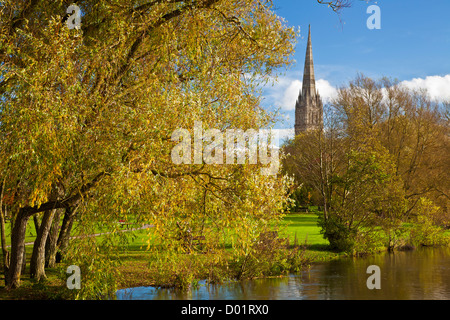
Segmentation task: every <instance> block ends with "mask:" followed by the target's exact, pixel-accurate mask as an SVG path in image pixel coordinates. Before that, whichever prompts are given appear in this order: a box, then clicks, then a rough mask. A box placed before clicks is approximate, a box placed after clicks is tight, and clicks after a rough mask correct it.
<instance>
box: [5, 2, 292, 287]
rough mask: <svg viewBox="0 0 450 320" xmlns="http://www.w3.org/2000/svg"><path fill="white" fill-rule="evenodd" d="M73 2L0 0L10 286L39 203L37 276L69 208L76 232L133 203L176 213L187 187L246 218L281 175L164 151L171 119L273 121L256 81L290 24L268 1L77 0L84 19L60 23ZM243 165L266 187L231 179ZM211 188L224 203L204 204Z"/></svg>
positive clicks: (227, 213) (131, 211) (157, 216)
mask: <svg viewBox="0 0 450 320" xmlns="http://www.w3.org/2000/svg"><path fill="white" fill-rule="evenodd" d="M70 4H71V3H70V2H69V1H62V0H61V1H52V2H51V3H48V2H44V1H34V0H23V1H3V2H2V5H1V7H0V10H1V11H2V12H1V20H0V29H1V34H0V37H1V39H0V41H1V47H0V57H1V58H0V59H1V64H0V81H1V82H0V91H1V99H0V112H1V113H0V135H1V141H2V142H1V146H0V177H1V181H2V186H1V194H2V212H4V210H5V209H6V210H7V211H8V213H10V215H11V216H12V221H13V223H12V224H13V227H12V234H11V248H10V252H9V253H8V257H9V258H8V263H7V268H6V269H7V276H6V283H7V285H8V287H9V288H15V287H18V286H19V285H20V276H21V272H22V271H21V270H22V266H23V264H24V263H25V261H23V252H24V239H25V233H26V228H27V223H28V221H29V219H30V218H32V217H34V216H35V215H37V214H39V215H42V217H41V223H40V226H39V232H38V237H37V239H36V242H35V245H34V248H33V255H32V262H31V274H32V276H34V277H35V278H36V279H40V278H43V277H45V273H44V272H45V269H44V268H43V264H44V263H45V260H46V258H45V251H46V250H45V246H46V243H47V239H50V238H49V235H53V236H52V237H51V238H52V240H53V243H57V244H58V245H59V246H63V244H64V243H67V236H68V235H69V233H70V232H68V226H70V225H71V223H73V221H71V219H73V217H74V216H75V214H74V212H77V214H76V215H77V217H78V218H77V219H78V220H77V221H78V222H77V223H79V224H80V225H82V224H83V225H84V226H85V228H84V229H83V228H79V229H78V230H84V232H85V233H87V232H92V231H93V229H94V228H93V226H99V225H101V223H102V222H103V223H107V222H108V221H117V219H118V218H119V217H121V216H126V215H135V216H136V217H137V216H138V213H139V212H141V213H142V212H144V213H145V214H147V217H153V218H154V221H156V222H157V223H160V224H163V223H165V222H167V223H169V222H170V223H172V222H171V221H172V220H171V219H172V218H170V219H161V217H162V216H164V215H165V214H169V217H175V216H178V217H181V216H182V215H183V214H186V213H187V212H189V210H191V209H192V206H194V207H195V206H197V204H196V203H191V204H190V205H189V204H188V203H189V202H193V200H192V199H193V198H191V197H194V196H195V197H197V198H198V199H202V198H203V199H206V201H204V202H203V203H206V209H205V205H203V207H202V208H203V209H202V210H205V211H204V212H205V214H206V213H208V214H210V213H211V212H215V213H216V214H220V215H221V217H222V219H223V221H227V220H228V221H230V220H233V219H235V218H236V220H237V221H238V220H239V219H240V218H239V217H240V216H239V215H241V214H244V212H245V215H248V213H247V212H246V210H249V208H252V210H251V212H252V215H254V216H253V218H254V219H257V218H258V217H260V215H261V212H275V211H276V210H275V211H274V210H272V209H274V208H276V207H278V206H279V200H280V199H281V198H280V197H278V196H277V195H276V194H274V197H275V198H274V199H277V200H276V201H274V202H269V203H271V206H269V207H267V208H266V209H263V207H264V206H267V204H265V203H264V202H263V201H262V200H261V199H260V197H261V194H264V189H265V188H271V185H273V184H274V183H275V184H277V183H279V182H276V179H277V178H276V177H269V178H265V179H269V180H272V181H271V182H270V181H265V179H260V178H258V176H259V175H260V173H259V167H260V165H254V166H250V167H249V168H247V167H245V168H244V167H243V166H231V165H230V166H220V167H216V166H206V165H205V164H198V165H197V164H196V165H189V166H188V165H183V166H178V165H175V164H173V162H172V161H171V158H170V151H171V149H172V148H173V147H174V142H172V141H171V134H172V132H174V130H176V129H179V128H186V129H190V128H193V124H194V121H202V123H203V126H204V129H205V130H206V129H209V128H216V129H219V130H225V129H227V128H240V129H243V130H246V129H248V128H255V129H258V128H261V127H267V126H269V125H270V124H271V122H272V121H273V119H272V116H271V115H270V114H267V113H266V112H264V111H263V110H261V108H260V97H259V92H258V85H259V84H260V83H261V81H262V82H264V81H267V80H268V79H269V76H270V75H272V74H273V72H274V71H275V70H276V69H278V68H279V67H282V66H285V65H286V64H288V63H289V62H290V58H291V54H292V52H293V49H294V41H295V36H296V34H295V32H294V31H293V29H292V28H289V27H287V26H286V24H285V23H284V22H283V21H282V20H281V19H280V18H279V17H278V16H277V15H276V14H275V13H274V12H273V11H272V3H271V2H270V1H264V2H261V1H253V0H245V1H226V0H198V1H149V2H142V1H131V0H130V1H121V2H120V3H119V2H110V1H78V2H77V5H78V6H79V8H80V9H81V13H82V15H81V28H79V29H77V28H74V29H69V28H68V27H67V25H66V21H67V20H68V17H67V15H66V10H67V8H68V7H69V5H70ZM180 115H182V116H181V117H180ZM247 176H248V177H250V176H252V177H254V179H255V180H254V182H253V183H254V184H253V187H255V188H256V186H259V187H258V188H261V189H260V191H258V192H261V193H260V194H258V195H256V196H255V197H254V198H252V196H251V195H250V194H248V193H247V191H246V190H247V189H246V188H247V187H246V186H247V184H246V183H243V182H239V181H241V180H242V179H244V177H247ZM246 179H249V178H246ZM227 181H228V182H227ZM249 181H251V180H249ZM248 187H250V185H248ZM272 187H273V186H272ZM191 190H193V191H192V192H191ZM194 191H195V192H194ZM193 193H195V195H194V194H193ZM243 194H246V195H247V196H243ZM269 194H270V193H269ZM169 195H173V196H174V197H175V198H172V197H171V196H169ZM211 198H213V199H215V201H216V202H217V201H219V202H220V201H224V203H228V205H227V206H220V205H219V204H218V203H216V204H214V205H213V206H212V208H217V209H214V210H213V209H211V207H208V204H207V203H208V201H209V199H211ZM169 199H171V201H170V202H168V200H169ZM144 203H145V204H146V206H145V207H144V206H143V204H144ZM182 203H186V206H182ZM200 203H202V202H200ZM238 206H241V207H242V208H241V209H240V210H234V209H233V208H234V207H238ZM198 209H200V208H198ZM244 209H245V210H244ZM61 210H62V211H61ZM140 210H142V211H140ZM165 210H167V211H165ZM211 210H212V211H211ZM261 210H262V211H261ZM195 212H197V211H195ZM41 213H42V214H41ZM142 215H144V214H143V213H142ZM61 216H63V217H64V218H63V222H62V223H63V225H62V226H60V225H59V223H60V220H61ZM2 217H3V213H2ZM57 217H58V218H57ZM183 219H186V218H183ZM2 221H3V219H2ZM193 221H194V220H193ZM197 221H198V219H197V218H195V223H197ZM182 223H183V221H179V224H182ZM89 226H90V227H89ZM241 226H242V224H241ZM52 227H53V231H52ZM55 228H56V229H57V230H58V231H55ZM112 228H113V227H112ZM69 230H70V228H69ZM111 230H114V228H113V229H111ZM58 232H59V238H58V239H57V241H56V242H55V241H54V240H55V238H56V237H54V235H55V234H57V233H58ZM2 234H3V235H4V233H3V232H2ZM88 240H89V239H87V240H85V243H86V245H87V247H89V246H90V244H88V242H87V241H88ZM80 241H81V240H80ZM3 243H4V242H2V244H3ZM64 246H65V245H64ZM87 247H86V248H87ZM91 248H92V246H91ZM86 250H87V249H86ZM5 251H6V248H5ZM48 251H49V250H47V252H48ZM50 251H52V252H54V251H55V248H53V249H52V250H50ZM94 251H95V250H94ZM53 254H54V253H53ZM51 260H53V258H52V259H51ZM80 261H81V260H80ZM84 262H85V263H89V261H84ZM5 266H6V265H5Z"/></svg>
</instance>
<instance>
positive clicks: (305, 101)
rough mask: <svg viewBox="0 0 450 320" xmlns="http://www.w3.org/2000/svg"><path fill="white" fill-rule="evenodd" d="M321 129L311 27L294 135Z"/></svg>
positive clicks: (321, 118) (296, 105)
mask: <svg viewBox="0 0 450 320" xmlns="http://www.w3.org/2000/svg"><path fill="white" fill-rule="evenodd" d="M322 127H323V104H322V100H321V98H320V95H319V93H318V92H317V90H316V80H315V77H314V62H313V54H312V44H311V26H309V32H308V44H307V47H306V57H305V69H304V71H303V87H302V90H301V92H300V93H299V96H298V99H297V103H296V104H295V135H298V134H299V133H300V132H303V131H307V130H310V129H321V128H322Z"/></svg>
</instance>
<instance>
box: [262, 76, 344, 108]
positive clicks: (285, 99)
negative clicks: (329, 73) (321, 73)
mask: <svg viewBox="0 0 450 320" xmlns="http://www.w3.org/2000/svg"><path fill="white" fill-rule="evenodd" d="M316 87H317V90H318V91H319V94H320V96H321V97H322V101H323V102H324V103H326V102H328V101H330V100H331V99H332V98H334V97H335V96H336V94H337V89H336V88H335V87H333V86H332V85H331V84H330V83H329V82H328V81H327V80H325V79H319V80H317V81H316ZM301 88H302V82H301V81H300V80H296V79H292V78H288V77H283V78H280V79H278V80H277V81H276V83H275V84H274V85H273V86H272V87H270V88H267V90H266V91H267V94H266V97H267V98H268V99H269V101H270V102H271V103H273V105H275V106H276V107H280V108H282V109H283V110H286V111H291V110H294V109H295V102H296V101H297V98H298V95H299V93H300V90H301Z"/></svg>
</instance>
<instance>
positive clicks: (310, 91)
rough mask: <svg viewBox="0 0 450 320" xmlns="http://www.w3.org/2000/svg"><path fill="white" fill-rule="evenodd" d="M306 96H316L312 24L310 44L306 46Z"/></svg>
mask: <svg viewBox="0 0 450 320" xmlns="http://www.w3.org/2000/svg"><path fill="white" fill-rule="evenodd" d="M302 95H303V96H304V97H306V96H309V97H314V96H315V95H316V79H315V78H314V62H313V54H312V44H311V25H310V26H309V31H308V44H307V47H306V57H305V69H304V72H303V89H302Z"/></svg>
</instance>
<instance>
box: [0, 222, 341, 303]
mask: <svg viewBox="0 0 450 320" xmlns="http://www.w3.org/2000/svg"><path fill="white" fill-rule="evenodd" d="M151 233H152V230H151V229H142V230H136V231H132V232H130V235H132V237H130V242H129V244H128V245H127V246H126V248H125V249H121V250H120V260H121V262H122V263H121V266H120V267H119V271H120V273H121V274H122V276H121V278H120V279H119V281H118V287H119V288H127V287H135V286H145V285H155V284H156V283H155V281H157V277H155V270H151V269H150V268H149V260H150V255H151V254H150V253H149V252H148V251H147V250H146V247H147V241H148V239H149V234H151ZM279 237H280V238H288V239H289V244H290V245H291V246H292V245H294V244H299V245H303V246H305V255H306V258H307V259H308V261H319V260H320V261H323V260H328V259H334V258H336V257H338V254H336V253H333V252H330V251H328V250H327V245H328V242H327V241H326V240H325V239H323V237H322V235H321V234H320V229H319V228H318V226H317V216H316V215H315V214H290V215H288V216H286V217H285V219H284V221H283V223H282V225H281V226H280V232H279ZM34 238H35V230H34V225H32V223H30V224H29V227H28V229H27V239H26V241H27V243H32V242H33V241H34ZM98 239H99V240H101V236H100V237H98ZM26 251H27V260H28V262H29V258H30V257H31V254H32V245H27V246H26ZM186 256H189V255H186ZM197 258H198V259H200V260H201V259H203V260H206V259H209V258H211V257H210V256H208V255H198V257H197ZM204 265H206V263H204ZM28 266H29V263H28V264H27V269H26V271H25V273H24V274H23V275H22V286H21V288H19V289H17V290H12V291H10V292H7V291H6V290H5V289H4V287H3V284H4V278H3V277H4V275H3V271H2V272H1V275H0V283H1V285H2V287H0V299H31V298H37V299H48V298H53V297H57V298H58V297H60V298H61V297H63V296H60V293H59V288H61V286H64V283H62V282H61V280H59V279H58V276H57V272H58V271H57V270H56V269H46V274H47V280H46V281H44V282H43V283H42V282H41V283H35V282H34V281H33V280H32V279H30V278H29V269H28ZM199 272H200V273H201V272H210V270H206V271H205V270H203V271H202V270H200V271H199Z"/></svg>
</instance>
